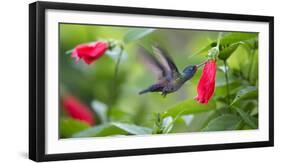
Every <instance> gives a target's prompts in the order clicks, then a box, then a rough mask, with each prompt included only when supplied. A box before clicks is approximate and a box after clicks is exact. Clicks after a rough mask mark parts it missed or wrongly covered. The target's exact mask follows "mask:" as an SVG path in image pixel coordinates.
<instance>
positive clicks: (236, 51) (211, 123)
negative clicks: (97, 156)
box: [59, 24, 258, 138]
mask: <svg viewBox="0 0 281 163" xmlns="http://www.w3.org/2000/svg"><path fill="white" fill-rule="evenodd" d="M148 30H151V29H145V28H132V27H118V26H101V25H79V24H60V36H59V37H60V38H59V40H60V47H59V54H60V55H59V67H60V81H59V83H60V97H61V98H63V97H64V96H65V95H66V94H70V95H72V96H75V97H76V98H78V99H79V100H80V101H81V102H82V103H84V104H85V105H87V106H88V107H89V108H91V109H92V111H93V116H94V118H95V120H96V123H95V124H94V125H93V126H87V127H82V128H81V130H79V129H77V130H73V131H72V130H71V128H73V127H75V126H76V127H77V124H75V125H74V124H73V123H72V121H76V120H74V119H73V120H70V119H71V117H69V116H68V115H67V113H65V112H64V111H63V110H62V109H61V110H60V111H61V114H60V117H61V118H60V135H61V137H62V138H66V137H88V136H109V135H132V134H138V132H130V130H134V131H135V130H136V131H139V130H138V129H144V131H147V133H148V134H150V133H151V134H154V133H177V132H196V131H205V130H206V131H220V130H240V129H256V128H258V123H257V122H258V109H257V102H258V101H257V99H258V93H257V92H258V47H257V45H258V34H257V33H238V32H237V33H236V32H223V38H222V41H221V42H222V43H221V46H220V49H221V52H225V53H226V56H227V58H224V59H219V60H218V62H217V77H216V90H215V95H214V97H213V100H212V101H210V102H209V104H208V105H202V104H197V103H196V102H195V101H194V100H193V98H194V97H195V96H196V94H197V93H196V86H197V83H198V81H199V78H200V75H201V71H202V69H199V70H198V72H197V73H196V74H195V76H194V77H193V78H192V79H191V80H190V81H188V82H187V83H185V84H184V85H183V87H182V88H181V89H180V90H178V91H177V92H175V93H172V94H168V95H167V97H166V98H163V97H162V96H161V95H160V94H158V93H149V94H144V95H139V94H138V92H139V91H141V90H143V89H144V88H147V87H148V86H150V85H151V84H153V83H155V82H156V78H155V77H154V75H153V73H151V71H150V70H149V69H148V68H147V67H146V66H145V65H144V64H143V62H142V61H141V60H140V57H139V54H137V47H138V45H143V46H145V47H147V48H148V49H149V48H150V47H151V45H152V44H153V43H158V44H159V45H161V47H163V48H164V49H166V50H167V51H168V52H169V54H170V56H171V57H172V58H173V60H174V62H175V63H176V65H177V67H178V68H179V70H180V71H182V70H183V68H184V67H186V66H187V65H192V64H199V63H201V62H203V61H204V60H206V59H207V54H208V50H209V49H210V48H212V47H214V46H215V45H216V40H217V38H218V33H219V32H217V31H201V30H187V29H186V30H182V29H153V30H151V31H148ZM145 31H146V33H145ZM134 32H135V33H134ZM132 33H133V34H132ZM128 35H129V36H128ZM130 35H133V38H129V40H128V37H130ZM126 37H127V38H126ZM134 37H135V38H134ZM126 39H127V40H126ZM130 39H131V40H130ZM96 40H117V41H120V42H121V43H123V45H124V52H123V54H122V58H121V62H120V65H119V71H118V76H117V78H116V79H114V71H115V66H116V62H117V58H118V50H115V51H114V50H113V51H107V52H106V54H105V55H104V56H102V57H101V58H100V59H98V60H97V61H95V62H94V63H93V64H91V65H87V64H85V63H84V62H83V61H82V60H80V61H79V63H78V64H75V62H74V59H73V58H71V56H70V55H67V54H66V51H68V50H70V49H73V48H74V47H75V46H77V45H79V44H83V43H89V42H94V41H96ZM224 61H225V62H226V65H224ZM225 66H226V67H225ZM225 70H227V71H228V73H227V74H228V78H229V84H228V86H229V93H228V95H227V86H226V80H225ZM241 90H242V91H241ZM239 92H240V94H238V93H239ZM241 96H242V98H241ZM244 96H245V97H244ZM227 99H228V101H230V102H227ZM235 100H236V101H235ZM233 102H234V103H233ZM181 104H182V106H180V105H181ZM62 107H63V106H62V105H61V108H62ZM194 107H195V108H194ZM196 107H197V108H196ZM200 107H202V109H201V110H200ZM198 108H199V109H198ZM173 109H174V111H175V110H176V112H175V113H174V112H173ZM184 109H188V111H186V112H184V113H183V114H180V113H179V110H184ZM170 110H172V111H170ZM178 114H180V115H178ZM229 119H230V120H229ZM75 123H76V122H75ZM77 123H80V122H77ZM109 124H110V125H111V126H110V125H109ZM120 125H121V127H120ZM122 125H123V126H122ZM78 126H79V124H78ZM138 127H140V128H138ZM78 128H79V127H78ZM97 128H98V129H99V130H101V131H102V132H100V131H97V130H96V129H97ZM116 128H118V130H117V129H116ZM146 129H147V130H146ZM70 130H71V131H70ZM119 130H120V131H119ZM121 130H122V131H121ZM111 131H112V132H111ZM164 131H165V132H164ZM141 133H143V132H140V134H141ZM144 133H146V132H144Z"/></svg>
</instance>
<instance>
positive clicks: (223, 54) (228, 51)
mask: <svg viewBox="0 0 281 163" xmlns="http://www.w3.org/2000/svg"><path fill="white" fill-rule="evenodd" d="M238 46H239V43H234V44H231V45H230V46H227V47H225V48H222V49H221V50H220V53H219V59H221V60H227V58H228V57H230V55H231V54H232V53H233V52H234V51H235V50H236V49H237V48H238Z"/></svg>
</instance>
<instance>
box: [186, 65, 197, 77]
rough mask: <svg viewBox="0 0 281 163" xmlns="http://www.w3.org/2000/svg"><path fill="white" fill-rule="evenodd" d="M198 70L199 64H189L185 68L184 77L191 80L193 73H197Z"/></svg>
mask: <svg viewBox="0 0 281 163" xmlns="http://www.w3.org/2000/svg"><path fill="white" fill-rule="evenodd" d="M196 71H197V65H191V66H187V67H185V68H184V70H183V77H184V78H185V79H186V80H189V79H191V78H192V77H193V75H194V74H195V73H196Z"/></svg>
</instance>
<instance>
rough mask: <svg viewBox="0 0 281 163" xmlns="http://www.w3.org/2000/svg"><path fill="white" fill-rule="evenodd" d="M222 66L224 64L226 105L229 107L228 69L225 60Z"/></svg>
mask: <svg viewBox="0 0 281 163" xmlns="http://www.w3.org/2000/svg"><path fill="white" fill-rule="evenodd" d="M223 64H224V76H225V82H226V100H227V105H230V99H229V79H228V68H227V63H226V60H223Z"/></svg>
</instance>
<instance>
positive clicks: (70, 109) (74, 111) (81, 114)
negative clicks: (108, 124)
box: [63, 96, 95, 125]
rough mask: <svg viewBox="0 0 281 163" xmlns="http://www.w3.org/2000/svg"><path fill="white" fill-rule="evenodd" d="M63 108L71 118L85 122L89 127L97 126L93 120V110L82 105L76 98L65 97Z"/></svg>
mask: <svg viewBox="0 0 281 163" xmlns="http://www.w3.org/2000/svg"><path fill="white" fill-rule="evenodd" d="M63 107H64V109H65V111H66V112H67V114H68V115H69V116H70V117H72V118H74V119H77V120H80V121H83V122H85V123H87V124H89V125H93V124H95V120H94V118H93V113H92V112H91V109H90V108H89V107H87V106H86V105H84V104H83V103H81V102H80V101H79V100H78V99H76V98H75V97H72V96H67V97H64V98H63Z"/></svg>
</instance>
